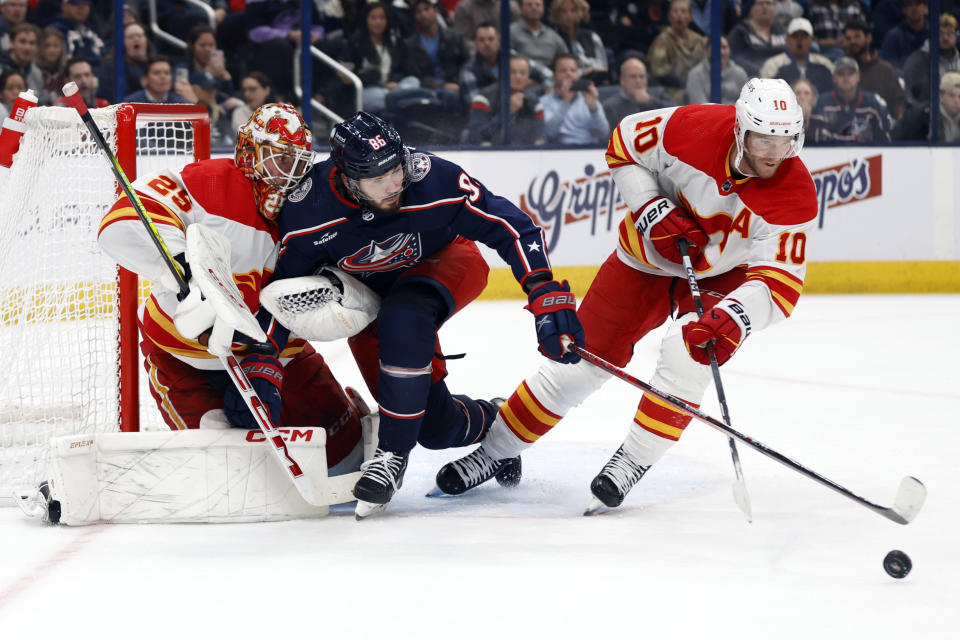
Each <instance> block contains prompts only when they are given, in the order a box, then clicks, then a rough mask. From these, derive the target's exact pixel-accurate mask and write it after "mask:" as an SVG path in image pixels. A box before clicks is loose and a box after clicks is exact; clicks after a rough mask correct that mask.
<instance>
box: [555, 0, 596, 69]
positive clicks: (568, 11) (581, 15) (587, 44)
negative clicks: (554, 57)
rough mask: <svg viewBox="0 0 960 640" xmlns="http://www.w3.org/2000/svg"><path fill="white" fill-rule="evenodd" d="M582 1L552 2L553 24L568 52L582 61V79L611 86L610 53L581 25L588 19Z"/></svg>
mask: <svg viewBox="0 0 960 640" xmlns="http://www.w3.org/2000/svg"><path fill="white" fill-rule="evenodd" d="M588 11H589V9H588V10H587V11H585V10H584V7H583V5H582V4H581V0H553V1H552V2H551V3H550V24H551V25H552V26H553V28H554V29H556V31H557V33H559V34H560V37H561V38H563V41H564V43H566V45H567V49H568V50H569V51H570V53H572V54H573V55H574V57H576V59H577V60H578V61H579V62H580V77H582V78H589V79H590V80H593V82H594V83H596V84H598V85H604V84H609V83H610V65H609V64H608V62H607V50H606V48H605V47H604V45H603V40H601V39H600V36H598V35H597V33H596V32H595V31H593V30H591V29H587V28H585V27H583V26H582V23H583V21H584V19H589V17H590V14H589V12H588Z"/></svg>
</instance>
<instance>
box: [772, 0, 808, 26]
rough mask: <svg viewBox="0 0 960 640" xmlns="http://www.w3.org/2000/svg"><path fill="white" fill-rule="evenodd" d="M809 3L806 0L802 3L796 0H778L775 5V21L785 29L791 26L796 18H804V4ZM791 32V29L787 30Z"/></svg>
mask: <svg viewBox="0 0 960 640" xmlns="http://www.w3.org/2000/svg"><path fill="white" fill-rule="evenodd" d="M806 4H807V3H806V2H804V4H803V5H801V4H800V3H799V2H797V1H796V0H776V2H775V3H774V5H773V22H774V24H777V25H780V26H781V27H783V28H784V29H787V27H789V26H790V23H791V22H793V21H794V20H795V19H796V18H802V17H803V14H804V13H805V10H804V6H805V5H806ZM787 33H789V30H788V31H787Z"/></svg>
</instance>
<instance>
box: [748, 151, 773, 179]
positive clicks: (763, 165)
mask: <svg viewBox="0 0 960 640" xmlns="http://www.w3.org/2000/svg"><path fill="white" fill-rule="evenodd" d="M768 163H770V164H774V166H772V167H771V166H768ZM743 164H745V165H747V167H746V168H747V169H748V170H749V172H750V174H751V175H754V176H757V177H758V178H762V179H767V178H772V177H773V176H774V175H776V173H777V169H779V168H780V165H781V164H783V158H780V159H779V160H773V159H772V158H757V157H755V156H753V155H752V154H750V153H748V152H746V151H744V153H743Z"/></svg>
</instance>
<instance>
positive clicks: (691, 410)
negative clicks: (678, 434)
mask: <svg viewBox="0 0 960 640" xmlns="http://www.w3.org/2000/svg"><path fill="white" fill-rule="evenodd" d="M567 349H569V350H570V351H573V352H574V353H577V354H579V355H580V357H581V358H583V359H584V360H586V361H587V362H589V363H590V364H592V365H593V366H595V367H599V368H600V369H603V370H604V371H606V372H607V373H610V374H611V375H613V376H614V377H617V378H620V379H621V380H623V381H624V382H626V383H628V384H631V385H633V386H634V387H637V388H638V389H643V390H644V391H646V392H647V393H651V394H653V395H655V396H657V397H658V398H660V399H661V400H663V401H664V402H666V403H667V404H669V405H670V406H672V407H674V408H676V409H679V410H680V411H683V412H684V413H686V414H688V415H690V416H692V417H694V418H696V419H698V420H700V421H701V422H703V423H705V424H706V425H707V426H709V427H712V428H714V429H716V430H717V431H720V432H721V433H725V434H726V435H727V436H729V437H731V438H736V439H737V440H739V441H740V442H742V443H744V444H745V445H747V446H749V447H751V448H752V449H754V450H756V451H758V452H760V453H762V454H763V455H765V456H767V457H768V458H770V459H771V460H775V461H777V462H779V463H780V464H782V465H784V466H787V467H790V468H791V469H793V470H794V471H796V472H797V473H800V474H802V475H805V476H806V477H808V478H810V479H811V480H813V481H815V482H819V483H820V484H822V485H823V486H825V487H827V488H828V489H832V490H833V491H836V492H837V493H839V494H840V495H842V496H844V497H845V498H849V499H850V500H853V501H854V502H856V503H857V504H859V505H861V506H863V507H866V508H867V509H870V510H871V511H873V512H874V513H878V514H880V515H881V516H883V517H884V518H886V519H887V520H892V521H893V522H896V523H897V524H908V523H909V522H910V521H912V520H913V519H914V518H915V517H917V514H918V513H919V512H920V509H921V508H923V503H924V500H926V498H927V488H926V487H925V486H923V483H922V482H920V480H918V479H917V478H914V477H913V476H907V477H905V478H903V479H902V480H901V481H900V487H899V488H898V489H897V495H896V497H895V498H894V501H893V506H892V507H884V506H882V505H879V504H876V503H874V502H870V501H869V500H867V499H866V498H862V497H860V496H858V495H857V494H855V493H853V492H852V491H850V490H849V489H846V488H844V487H842V486H840V485H839V484H837V483H836V482H834V481H833V480H830V479H829V478H825V477H824V476H822V475H820V474H819V473H817V472H816V471H813V470H811V469H808V468H807V467H805V466H803V465H802V464H800V463H799V462H796V461H794V460H791V459H790V458H788V457H786V456H785V455H783V454H781V453H778V452H776V451H774V450H773V449H771V448H770V447H768V446H766V445H765V444H763V443H762V442H759V441H758V440H754V439H753V438H751V437H750V436H747V435H744V434H742V433H740V432H739V431H736V430H734V429H733V427H731V426H729V425H727V424H724V423H723V422H721V421H720V420H717V419H716V418H714V417H712V416H709V415H707V414H705V413H703V412H702V411H700V410H699V409H697V408H696V407H693V406H691V405H689V404H687V403H686V402H684V401H683V400H681V399H680V398H675V397H674V396H672V395H670V394H669V393H665V392H663V391H660V390H659V389H657V388H656V387H653V386H652V385H650V384H647V383H646V382H643V381H642V380H638V379H637V378H635V377H633V376H632V375H630V374H629V373H627V372H626V371H624V370H623V369H621V368H620V367H618V366H616V365H615V364H612V363H610V362H607V361H606V360H604V359H603V358H601V357H600V356H598V355H596V354H594V353H591V352H590V351H587V350H586V349H584V348H583V347H578V346H577V345H575V344H573V343H572V342H568V343H567Z"/></svg>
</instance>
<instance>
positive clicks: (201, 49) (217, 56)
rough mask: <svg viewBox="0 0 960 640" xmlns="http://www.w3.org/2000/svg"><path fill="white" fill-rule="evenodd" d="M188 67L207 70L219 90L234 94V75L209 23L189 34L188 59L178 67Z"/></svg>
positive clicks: (192, 70) (191, 69)
mask: <svg viewBox="0 0 960 640" xmlns="http://www.w3.org/2000/svg"><path fill="white" fill-rule="evenodd" d="M181 66H182V67H186V69H187V72H188V73H193V72H194V71H206V72H208V73H209V74H210V75H212V76H213V77H214V78H215V79H216V81H217V90H218V91H220V92H221V93H223V94H225V95H228V96H232V95H233V94H234V90H235V89H234V86H233V76H231V75H230V72H229V71H228V70H227V63H226V59H225V56H224V53H223V51H222V50H221V49H218V48H217V37H216V34H215V32H214V30H213V27H211V26H210V25H209V24H206V23H204V24H198V25H195V26H194V27H193V28H191V29H190V32H189V34H187V56H186V61H185V62H181V63H180V64H177V65H176V66H175V67H174V69H176V68H177V67H181Z"/></svg>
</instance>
